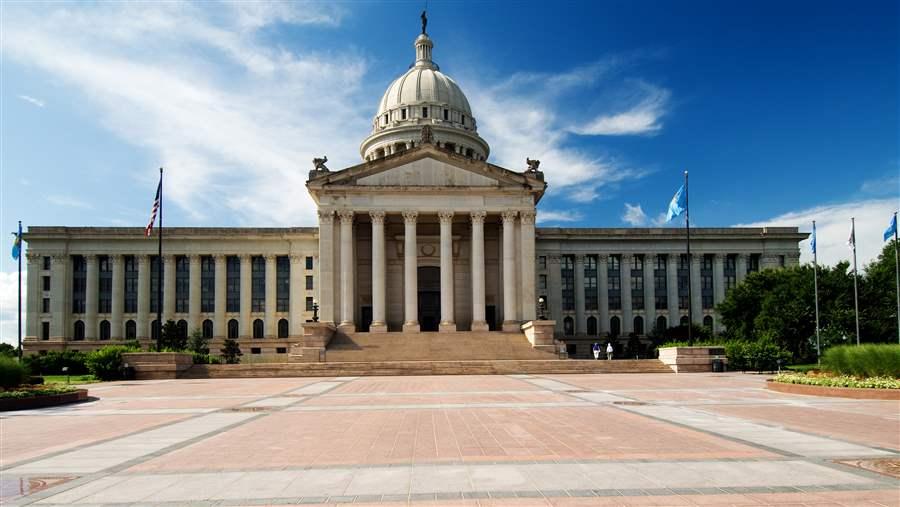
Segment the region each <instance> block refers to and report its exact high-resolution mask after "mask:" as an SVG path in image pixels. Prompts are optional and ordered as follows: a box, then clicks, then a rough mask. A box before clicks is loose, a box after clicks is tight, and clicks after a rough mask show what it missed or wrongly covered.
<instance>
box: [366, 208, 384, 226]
mask: <svg viewBox="0 0 900 507" xmlns="http://www.w3.org/2000/svg"><path fill="white" fill-rule="evenodd" d="M384 215H385V213H384V211H383V210H372V211H370V212H369V218H371V219H372V224H373V225H383V224H384Z"/></svg>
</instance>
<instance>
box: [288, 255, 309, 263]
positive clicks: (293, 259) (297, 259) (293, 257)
mask: <svg viewBox="0 0 900 507" xmlns="http://www.w3.org/2000/svg"><path fill="white" fill-rule="evenodd" d="M288 257H290V258H291V262H303V257H305V256H303V255H300V254H290V255H289V256H288Z"/></svg>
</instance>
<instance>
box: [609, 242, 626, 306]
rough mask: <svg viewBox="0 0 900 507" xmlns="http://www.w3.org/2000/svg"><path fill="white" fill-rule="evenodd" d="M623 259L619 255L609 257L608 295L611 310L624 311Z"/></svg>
mask: <svg viewBox="0 0 900 507" xmlns="http://www.w3.org/2000/svg"><path fill="white" fill-rule="evenodd" d="M621 263H622V258H621V257H620V256H618V255H610V256H609V265H608V266H607V270H606V277H607V285H608V286H609V289H608V290H607V294H608V297H609V309H610V310H621V309H622V269H621Z"/></svg>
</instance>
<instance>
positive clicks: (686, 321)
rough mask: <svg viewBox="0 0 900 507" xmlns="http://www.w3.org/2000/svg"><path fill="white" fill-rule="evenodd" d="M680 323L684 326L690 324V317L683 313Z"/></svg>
mask: <svg viewBox="0 0 900 507" xmlns="http://www.w3.org/2000/svg"><path fill="white" fill-rule="evenodd" d="M679 324H680V325H682V326H686V325H688V318H687V315H682V316H681V320H680V321H679Z"/></svg>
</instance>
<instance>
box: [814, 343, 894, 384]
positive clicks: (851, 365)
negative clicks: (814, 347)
mask: <svg viewBox="0 0 900 507" xmlns="http://www.w3.org/2000/svg"><path fill="white" fill-rule="evenodd" d="M822 370H824V371H827V372H830V373H835V374H838V375H853V376H856V377H893V378H898V377H900V345H893V344H866V345H841V346H838V347H831V348H829V349H828V350H826V351H825V354H823V355H822Z"/></svg>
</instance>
